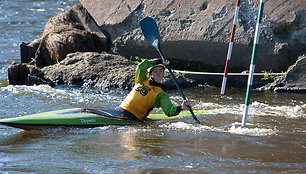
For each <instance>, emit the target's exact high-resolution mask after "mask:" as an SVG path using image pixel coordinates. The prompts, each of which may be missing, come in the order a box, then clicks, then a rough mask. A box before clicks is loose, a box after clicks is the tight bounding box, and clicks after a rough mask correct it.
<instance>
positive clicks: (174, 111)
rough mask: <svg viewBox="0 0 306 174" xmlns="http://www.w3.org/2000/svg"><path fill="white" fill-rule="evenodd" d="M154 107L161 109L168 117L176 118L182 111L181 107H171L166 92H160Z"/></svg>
mask: <svg viewBox="0 0 306 174" xmlns="http://www.w3.org/2000/svg"><path fill="white" fill-rule="evenodd" d="M154 105H155V107H157V108H159V107H161V108H162V109H163V111H164V113H165V114H166V115H167V116H168V117H171V116H176V115H178V114H179V113H180V112H181V111H182V110H183V109H182V107H181V106H173V104H172V102H171V100H170V98H169V96H168V94H167V93H166V92H161V93H159V94H158V95H157V97H156V99H155V102H154Z"/></svg>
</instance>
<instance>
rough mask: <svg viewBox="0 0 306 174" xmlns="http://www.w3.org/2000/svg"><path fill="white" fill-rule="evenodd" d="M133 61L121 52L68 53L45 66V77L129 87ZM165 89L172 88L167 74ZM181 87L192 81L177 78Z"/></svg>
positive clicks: (73, 82) (94, 85)
mask: <svg viewBox="0 0 306 174" xmlns="http://www.w3.org/2000/svg"><path fill="white" fill-rule="evenodd" d="M135 70H136V64H134V63H133V62H130V61H129V60H127V59H125V58H124V57H122V56H118V55H113V54H109V53H103V54H100V53H96V52H86V53H82V52H76V53H70V54H68V55H67V57H66V58H65V59H64V60H62V61H61V62H60V63H58V64H54V65H51V66H48V67H44V68H43V69H42V71H43V72H44V74H45V76H44V77H45V78H48V79H51V80H52V81H57V82H58V83H59V84H70V85H78V86H86V87H98V88H102V89H113V88H121V89H131V88H132V87H133V86H134V83H135ZM165 79H166V80H165V89H166V90H169V89H173V88H175V84H174V82H173V81H172V79H171V77H170V74H169V73H167V75H166V77H165ZM178 81H179V84H180V85H182V87H188V86H192V85H194V84H193V81H191V80H188V79H184V78H182V77H181V78H179V80H178Z"/></svg>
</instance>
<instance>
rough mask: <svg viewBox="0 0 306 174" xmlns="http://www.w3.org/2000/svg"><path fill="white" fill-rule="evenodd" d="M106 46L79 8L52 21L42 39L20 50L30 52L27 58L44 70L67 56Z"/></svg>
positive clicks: (48, 23) (105, 47) (102, 36)
mask: <svg viewBox="0 0 306 174" xmlns="http://www.w3.org/2000/svg"><path fill="white" fill-rule="evenodd" d="M107 42H108V41H107V38H106V37H105V35H104V34H103V33H102V31H101V30H100V29H99V27H98V26H97V25H96V23H95V21H94V20H93V19H92V18H91V16H90V15H89V13H88V12H87V11H86V9H85V8H83V6H82V5H75V6H73V7H72V8H71V9H69V10H68V11H67V12H65V13H63V14H59V15H57V16H55V17H53V18H51V19H50V20H49V21H48V22H47V24H46V26H45V30H44V33H43V36H42V37H41V38H40V39H36V40H34V41H32V43H30V44H28V45H24V44H23V47H27V49H31V51H30V52H31V53H30V56H31V57H32V58H34V57H35V59H36V60H35V63H36V65H37V66H39V67H44V66H48V65H52V64H55V63H58V62H60V61H61V60H63V59H64V58H65V57H66V55H67V54H68V53H73V52H77V51H81V52H87V51H94V52H102V51H106V50H107V49H108V48H107ZM24 59H25V58H24Z"/></svg>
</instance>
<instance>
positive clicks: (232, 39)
mask: <svg viewBox="0 0 306 174" xmlns="http://www.w3.org/2000/svg"><path fill="white" fill-rule="evenodd" d="M239 8H240V0H237V4H236V10H235V16H234V21H233V27H232V33H231V39H230V43H229V46H228V51H227V58H226V63H225V68H224V75H223V81H222V88H221V94H224V91H225V86H226V80H227V73H228V67H229V63H230V60H231V56H232V49H233V45H234V37H235V31H236V25H237V19H238V14H239Z"/></svg>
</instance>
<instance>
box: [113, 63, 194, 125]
mask: <svg viewBox="0 0 306 174" xmlns="http://www.w3.org/2000/svg"><path fill="white" fill-rule="evenodd" d="M169 64H170V61H168V60H164V61H163V60H162V59H153V60H149V59H144V60H143V61H142V62H141V63H140V64H138V66H137V70H136V75H135V86H134V87H133V89H132V90H131V92H130V93H129V94H128V96H127V97H126V98H125V99H124V101H123V102H122V103H121V104H120V106H119V107H118V108H116V110H117V111H120V112H121V113H122V114H120V115H121V116H123V117H124V118H125V119H131V120H141V121H143V120H145V118H146V117H147V116H148V115H149V113H150V112H151V111H152V110H153V109H154V108H155V107H156V108H159V107H161V108H162V109H163V111H164V113H165V114H166V115H167V116H169V117H171V116H175V115H178V114H179V113H180V112H181V111H182V110H187V104H188V105H190V104H189V103H188V102H187V101H186V100H184V101H183V102H182V104H181V105H180V106H174V105H173V104H172V102H171V101H170V98H169V96H168V94H167V93H166V92H164V91H163V90H162V88H161V82H162V80H163V78H164V71H165V66H167V65H169Z"/></svg>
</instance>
